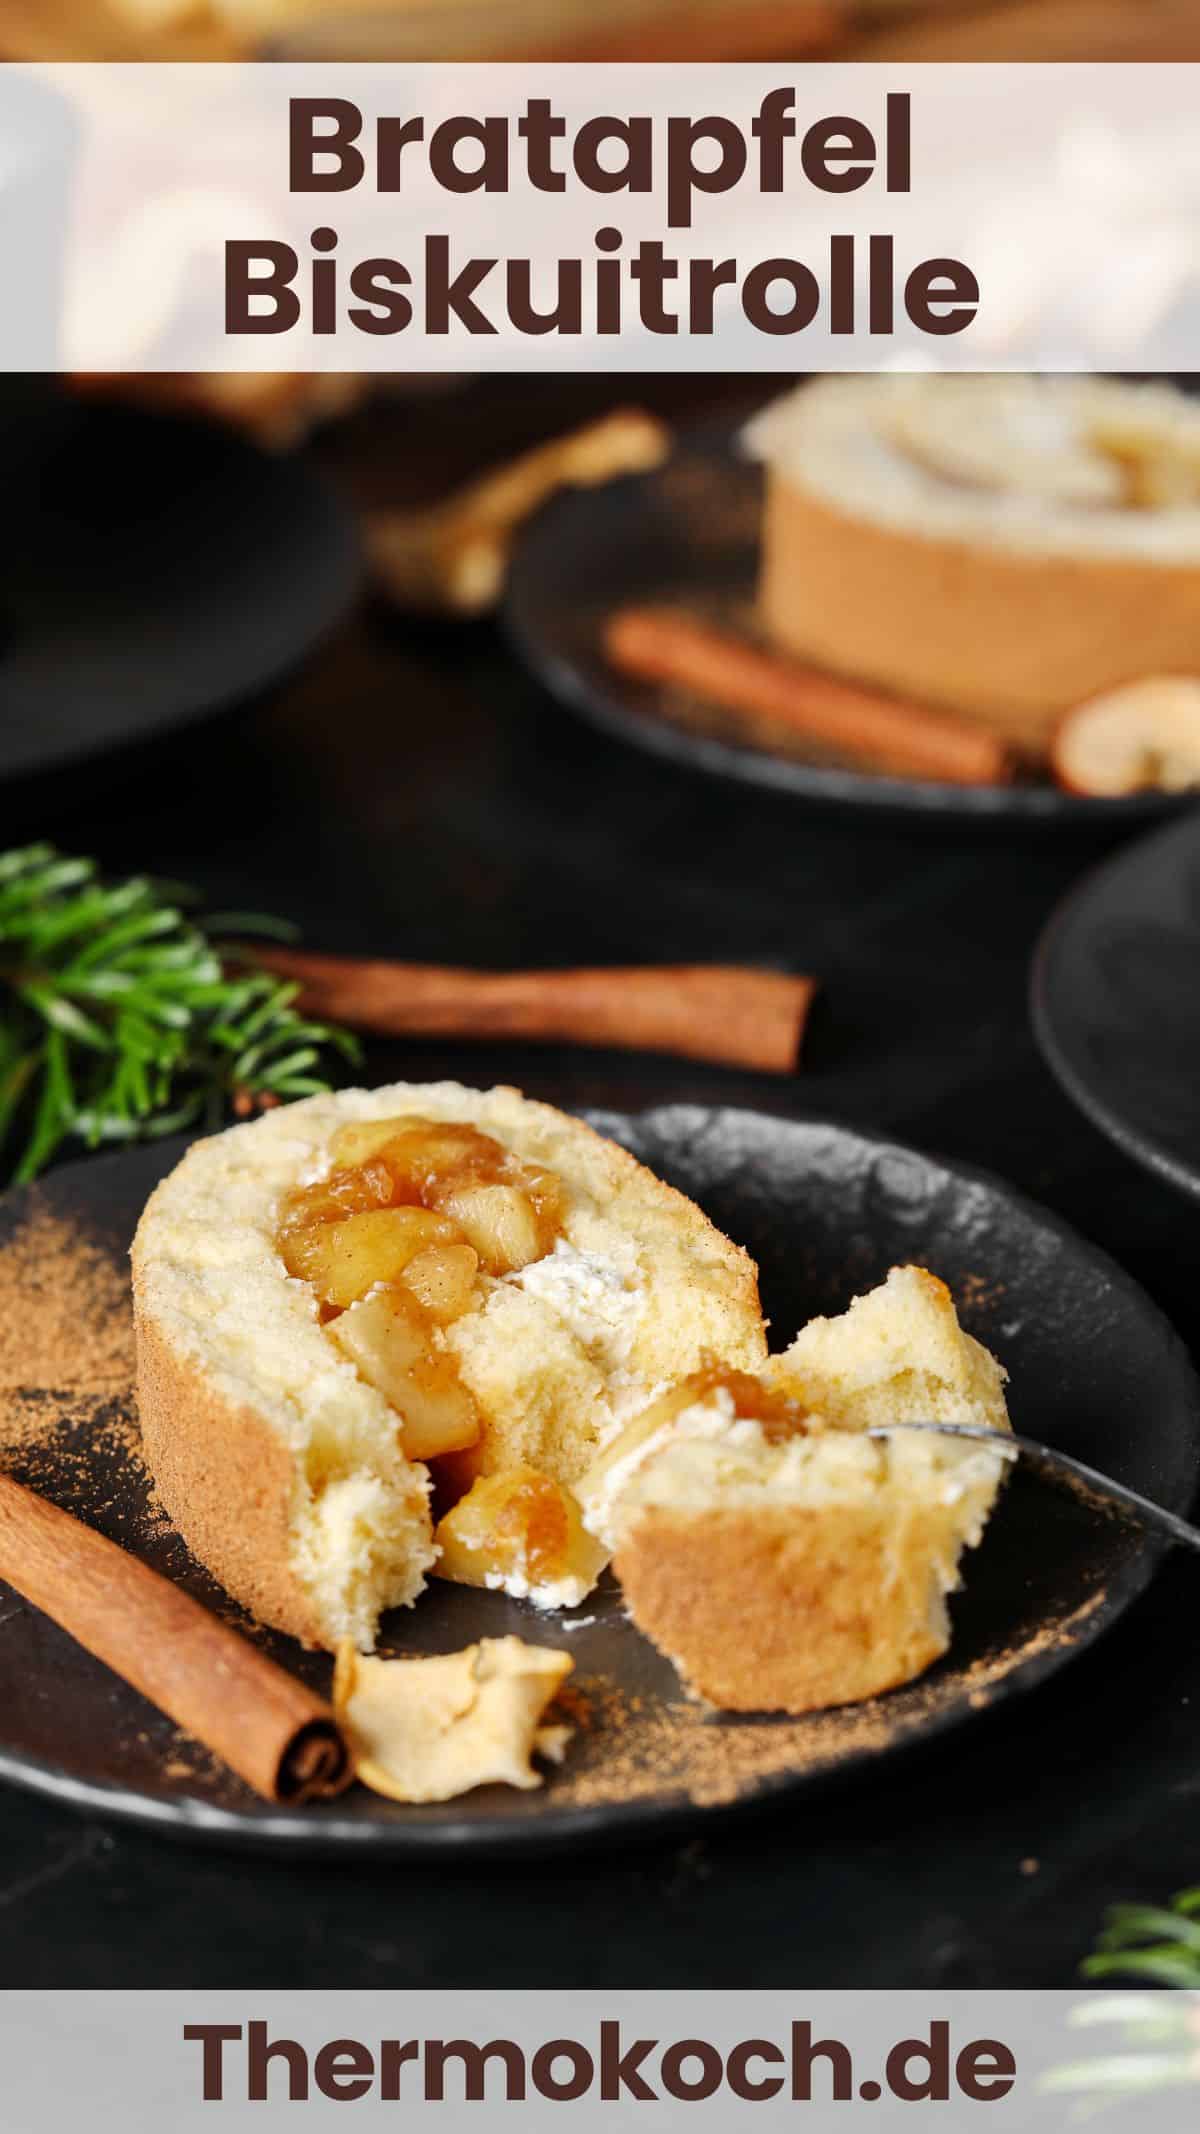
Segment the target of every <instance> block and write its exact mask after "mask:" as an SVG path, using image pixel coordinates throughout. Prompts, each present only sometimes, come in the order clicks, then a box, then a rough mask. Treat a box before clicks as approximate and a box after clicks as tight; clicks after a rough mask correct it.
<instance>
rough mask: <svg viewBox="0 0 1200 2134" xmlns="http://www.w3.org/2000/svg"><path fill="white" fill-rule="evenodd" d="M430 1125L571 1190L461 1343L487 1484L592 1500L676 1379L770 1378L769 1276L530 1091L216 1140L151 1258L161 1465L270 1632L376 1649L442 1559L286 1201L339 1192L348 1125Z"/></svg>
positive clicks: (420, 1497)
mask: <svg viewBox="0 0 1200 2134" xmlns="http://www.w3.org/2000/svg"><path fill="white" fill-rule="evenodd" d="M405 1114H411V1115H415V1116H418V1117H422V1118H430V1119H434V1120H439V1121H440V1120H452V1121H457V1122H465V1123H469V1124H470V1125H473V1126H476V1127H478V1128H479V1129H481V1130H482V1131H483V1132H484V1133H486V1134H488V1135H491V1136H493V1137H494V1138H495V1139H496V1140H498V1141H499V1142H501V1143H502V1144H503V1145H504V1146H505V1147H506V1148H508V1149H510V1150H512V1151H513V1152H514V1153H515V1154H516V1155H517V1156H519V1157H523V1158H527V1159H529V1160H531V1161H536V1162H537V1163H539V1164H541V1165H544V1166H545V1167H547V1168H549V1169H551V1170H553V1171H554V1172H555V1173H556V1174H557V1176H558V1178H559V1179H560V1181H561V1182H562V1185H563V1187H564V1189H565V1196H566V1213H565V1216H564V1221H563V1234H562V1236H561V1237H560V1238H559V1239H558V1241H557V1243H556V1245H555V1247H554V1250H553V1251H552V1252H551V1253H549V1254H547V1255H545V1257H544V1258H543V1259H542V1260H540V1261H535V1262H534V1263H533V1264H532V1265H531V1266H529V1267H526V1268H524V1269H523V1270H522V1271H521V1272H520V1273H519V1274H517V1275H511V1276H507V1277H502V1278H492V1277H489V1276H486V1275H481V1276H480V1278H479V1283H478V1299H477V1302H476V1305H475V1306H474V1308H473V1309H471V1310H470V1311H468V1312H467V1313H466V1314H465V1315H464V1316H463V1317H462V1318H461V1319H459V1320H457V1321H456V1322H455V1323H454V1324H453V1325H451V1326H449V1327H447V1328H446V1329H445V1333H444V1339H445V1345H446V1347H447V1349H448V1350H449V1351H450V1352H451V1353H452V1354H453V1356H454V1359H455V1362H456V1364H457V1368H458V1371H459V1373H460V1375H461V1377H462V1379H463V1380H464V1382H465V1383H466V1385H467V1386H468V1388H469V1389H470V1391H471V1393H472V1394H473V1395H474V1397H475V1400H476V1402H477V1404H478V1406H479V1409H480V1411H481V1414H482V1417H483V1425H484V1430H483V1439H482V1442H481V1446H480V1448H479V1461H478V1464H479V1465H481V1466H483V1467H485V1468H492V1469H494V1468H501V1467H505V1466H510V1465H516V1464H518V1463H520V1462H527V1463H529V1464H532V1465H535V1466H537V1467H539V1468H540V1469H541V1470H542V1471H543V1472H545V1473H547V1474H549V1475H550V1476H551V1477H552V1478H553V1479H555V1480H558V1481H562V1482H565V1483H571V1482H573V1481H574V1480H575V1478H576V1477H577V1476H578V1474H579V1473H580V1472H581V1471H582V1470H583V1469H584V1468H585V1467H586V1466H587V1465H588V1464H589V1462H590V1460H591V1459H592V1457H593V1456H594V1454H595V1451H596V1449H597V1447H598V1445H599V1444H600V1442H601V1440H602V1438H603V1437H604V1435H605V1434H606V1433H608V1432H611V1431H612V1430H613V1428H614V1427H615V1426H616V1425H617V1424H618V1423H620V1422H621V1421H622V1420H623V1418H624V1417H625V1416H626V1415H627V1414H628V1413H630V1412H633V1410H635V1409H636V1408H638V1407H640V1406H642V1405H644V1404H645V1402H646V1401H647V1399H648V1398H649V1397H650V1395H651V1393H652V1392H653V1390H654V1389H655V1387H656V1386H657V1385H659V1384H660V1383H661V1382H662V1381H663V1380H666V1379H669V1378H672V1377H675V1376H678V1375H679V1374H680V1373H683V1372H686V1371H688V1370H689V1369H692V1368H694V1367H695V1366H696V1364H697V1363H698V1361H699V1359H700V1357H701V1356H702V1354H703V1353H704V1352H705V1351H707V1350H714V1351H716V1352H718V1353H720V1354H721V1355H724V1356H729V1357H730V1358H731V1359H732V1360H734V1361H735V1362H739V1363H741V1364H744V1365H745V1367H747V1368H750V1369H753V1368H755V1367H756V1366H757V1365H759V1364H760V1363H761V1362H762V1361H763V1360H764V1358H765V1354H766V1338H765V1333H764V1329H763V1322H762V1314H761V1309H760V1306H759V1300H758V1287H757V1277H756V1269H755V1267H754V1264H753V1262H752V1261H751V1260H750V1259H749V1258H748V1256H747V1255H746V1254H745V1253H744V1252H742V1251H741V1250H740V1248H739V1247H737V1246H735V1245H733V1244H731V1243H730V1242H729V1241H728V1240H727V1239H726V1238H724V1237H722V1236H721V1234H720V1233H719V1232H718V1231H717V1230H716V1229H715V1228H714V1227H713V1225H712V1224H711V1223H710V1222H709V1221H708V1220H707V1218H706V1217H705V1216H704V1215H703V1214H702V1213H701V1212H700V1210H699V1209H698V1208H696V1207H695V1206H694V1205H693V1204H692V1203H691V1202H690V1201H688V1200H687V1199H686V1198H685V1197H684V1196H683V1195H682V1194H680V1193H677V1192H675V1191H674V1190H673V1189H672V1188H671V1187H669V1186H667V1185H665V1184H663V1183H662V1181H661V1180H659V1179H657V1178H655V1177H654V1176H653V1174H652V1173H651V1172H649V1171H648V1170H646V1169H645V1168H644V1167H643V1166H642V1165H641V1164H639V1163H638V1162H636V1160H635V1159H634V1158H633V1157H632V1156H630V1155H629V1154H628V1153H627V1152H626V1151H625V1150H624V1149H621V1148H619V1147H618V1146H617V1145H616V1144H615V1143H614V1142H611V1141H608V1140H605V1139H604V1138H603V1137H602V1136H601V1135H599V1134H597V1133H595V1132H594V1131H593V1130H592V1129H591V1128H590V1127H588V1126H586V1125H584V1124H583V1123H582V1122H581V1121H580V1120H578V1119H574V1118H571V1117H569V1116H568V1115H567V1114H565V1113H562V1112H559V1111H556V1110H554V1109H553V1108H552V1107H551V1106H549V1105H545V1104H539V1103H534V1102H532V1101H530V1100H528V1099H526V1098H524V1097H522V1096H521V1095H520V1094H519V1093H518V1092H517V1091H516V1090H512V1089H504V1088H499V1089H492V1090H488V1091H479V1090H473V1089H467V1088H464V1087H463V1086H461V1085H460V1084H457V1083H453V1082H440V1083H433V1084H411V1083H398V1084H395V1085H393V1086H391V1087H389V1088H384V1089H377V1090H369V1091H368V1090H345V1091H341V1092H339V1093H337V1094H336V1095H328V1096H317V1097H311V1098H307V1099H305V1100H303V1101H302V1102H300V1103H297V1104H292V1105H288V1106H286V1107H281V1108H280V1109H278V1110H275V1111H271V1112H268V1113H266V1114H265V1115H264V1116H263V1117H262V1118H259V1119H256V1120H254V1121H252V1122H249V1123H247V1124H245V1125H242V1126H235V1127H232V1128H230V1129H229V1130H228V1131H227V1132H226V1133H223V1134H219V1135H217V1136H215V1137H213V1138H211V1139H209V1140H205V1141H200V1142H197V1143H196V1144H195V1145H194V1146H193V1147H192V1148H191V1149H190V1150H189V1151H188V1153H187V1154H186V1155H185V1157H184V1158H183V1160H182V1162H181V1163H180V1164H179V1165H178V1166H177V1168H176V1169H175V1170H174V1171H172V1172H171V1174H170V1176H169V1177H168V1178H166V1179H164V1181H163V1182H162V1184H161V1185H160V1186H159V1187H158V1188H157V1189H156V1191H155V1192H154V1194H153V1195H152V1196H151V1198H150V1201H149V1202H148V1204H147V1206H146V1209H145V1212H144V1214H143V1216H142V1219H141V1222H140V1224H139V1226H138V1230H137V1235H136V1237H135V1239H134V1245H133V1282H134V1322H135V1331H136V1339H137V1356H138V1398H139V1406H140V1414H141V1427H142V1435H143V1440H144V1444H145V1451H146V1458H147V1461H148V1464H149V1466H150V1469H151V1472H152V1474H153V1477H154V1480H155V1483H156V1485H157V1488H158V1491H159V1494H160V1496H161V1498H162V1501H163V1503H164V1505H165V1506H166V1509H167V1511H168V1512H169V1513H170V1515H171V1517H172V1519H173V1520H174V1521H175V1523H176V1524H177V1526H178V1527H179V1528H180V1530H181V1532H182V1533H183V1535H184V1537H185V1539H186V1540H187V1542H188V1543H189V1545H190V1547H191V1548H192V1550H193V1551H194V1553H195V1554H196V1555H197V1556H198V1557H199V1559H200V1560H201V1562H203V1563H204V1564H205V1565H207V1567H208V1569H209V1570H210V1571H212V1572H213V1574H214V1575H215V1576H216V1577H217V1578H218V1579H219V1580H220V1582H221V1583H222V1585H224V1586H225V1587H226V1588H227V1590H228V1591H229V1592H230V1593H232V1594H233V1595H234V1596H235V1598H236V1599H238V1600H239V1601H241V1602H242V1603H243V1604H244V1605H245V1606H246V1607H247V1608H248V1609H249V1610H250V1611H251V1613H252V1614H253V1615H254V1616H255V1617H257V1618H258V1619H259V1620H260V1621H262V1622H266V1623H271V1624H274V1625H276V1626H278V1627H279V1628H281V1629H283V1630H287V1631H290V1632H291V1633H292V1634H293V1635H294V1636H296V1637H298V1638H300V1639H301V1640H302V1641H303V1642H304V1643H306V1644H310V1645H323V1646H326V1647H329V1648H331V1649H332V1648H334V1647H336V1646H337V1645H338V1644H339V1643H340V1642H341V1641H343V1640H344V1639H347V1638H349V1639H351V1640H352V1641H353V1642H354V1643H355V1645H356V1646H357V1647H359V1649H361V1650H370V1649H371V1647H372V1644H373V1642H374V1637H375V1633H376V1627H377V1623H378V1618H379V1615H380V1613H381V1611H382V1610H384V1609H386V1608H390V1607H396V1606H400V1605H403V1604H405V1603H408V1602H411V1601H412V1600H414V1599H415V1598H416V1596H417V1594H419V1593H420V1592H421V1590H422V1587H423V1585H424V1582H425V1575H426V1573H427V1572H428V1571H429V1569H430V1567H431V1565H432V1563H433V1561H434V1556H435V1549H434V1544H433V1539H432V1522H431V1517H430V1508H429V1491H430V1483H429V1474H428V1470H427V1469H426V1468H425V1467H424V1466H422V1465H421V1464H419V1463H417V1462H413V1461H410V1460H408V1459H406V1458H405V1456H404V1454H403V1452H402V1451H401V1450H400V1445H399V1440H398V1431H397V1417H396V1415H395V1413H394V1411H393V1410H392V1408H391V1407H390V1406H389V1404H388V1402H387V1401H386V1400H385V1399H384V1398H383V1396H382V1395H381V1394H380V1393H379V1392H377V1391H376V1390H375V1389H374V1388H373V1387H372V1386H371V1385H369V1384H368V1383H367V1382H366V1381H365V1380H364V1379H363V1378H361V1377H360V1376H359V1375H358V1373H357V1371H356V1370H355V1369H354V1367H353V1365H352V1364H351V1363H350V1362H349V1361H348V1360H347V1359H346V1358H344V1357H343V1356H342V1355H341V1354H340V1352H339V1351H338V1349H337V1348H336V1347H335V1345H334V1344H333V1342H332V1341H331V1340H330V1339H329V1337H328V1335H327V1333H326V1332H325V1331H324V1329H323V1327H322V1325H321V1321H320V1315H319V1309H318V1305H317V1300H316V1297H315V1295H314V1293H313V1291H312V1290H311V1289H310V1288H309V1286H308V1284H307V1283H305V1282H303V1281H300V1280H297V1279H294V1278H293V1277H291V1276H289V1275H288V1273H287V1271H286V1269H285V1267H284V1264H283V1261H282V1259H281V1257H280V1254H279V1251H278V1248H277V1244H276V1230H277V1225H278V1218H279V1210H280V1206H281V1202H282V1200H283V1197H284V1196H285V1195H286V1194H287V1193H288V1192H289V1191H290V1190H291V1189H293V1188H294V1187H296V1186H297V1185H301V1184H308V1183H311V1182H313V1181H314V1180H316V1179H318V1178H320V1177H322V1176H323V1175H324V1173H325V1171H326V1170H327V1169H328V1168H329V1165H330V1156H329V1149H330V1143H331V1140H332V1137H333V1136H334V1134H335V1133H336V1131H337V1130H338V1128H339V1127H341V1126H343V1125H345V1124H347V1123H348V1122H351V1121H366V1120H374V1119H391V1118H393V1117H397V1118H398V1117H402V1116H403V1115H405Z"/></svg>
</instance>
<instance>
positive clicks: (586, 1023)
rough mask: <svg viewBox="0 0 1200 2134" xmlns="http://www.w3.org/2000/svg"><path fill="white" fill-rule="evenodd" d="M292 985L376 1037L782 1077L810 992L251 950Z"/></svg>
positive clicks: (681, 971) (306, 1001)
mask: <svg viewBox="0 0 1200 2134" xmlns="http://www.w3.org/2000/svg"><path fill="white" fill-rule="evenodd" d="M255 960H256V961H258V962H261V963H263V964H264V965H265V966H266V967H267V969H268V970H272V971H277V972H278V973H279V974H280V976H281V977H284V978H290V979H293V980H295V981H296V982H297V983H298V984H299V985H300V987H301V993H300V1006H301V1008H302V1010H303V1011H304V1012H305V1013H306V1014H311V1015H319V1016H322V1017H327V1018H328V1019H329V1020H330V1021H332V1022H341V1023H348V1024H349V1025H350V1026H351V1027H352V1028H353V1029H356V1030H372V1031H375V1032H377V1033H379V1034H381V1035H383V1036H385V1037H410V1036H421V1037H466V1038H493V1037H521V1038H533V1039H550V1040H555V1041H557V1042H559V1043H565V1044H576V1045H615V1046H619V1047H620V1048H621V1049H622V1050H628V1051H639V1052H673V1053H678V1054H680V1055H681V1056H682V1057H683V1058H685V1059H693V1060H709V1061H714V1062H716V1063H717V1064H718V1065H720V1066H725V1067H750V1068H755V1069H757V1070H759V1071H760V1072H763V1073H766V1074H790V1073H791V1072H792V1070H793V1069H794V1068H795V1066H796V1064H797V1060H798V1058H799V1053H800V1044H801V1039H802V1037H803V1034H804V1025H805V1022H806V1020H807V1016H808V1010H809V1007H810V1004H811V1002H812V997H813V994H814V992H815V991H816V984H815V981H814V980H813V979H811V978H796V977H788V976H786V975H784V974H783V973H782V972H779V971H756V970H750V969H745V968H743V967H741V966H740V965H737V964H668V965H660V966H657V967H655V966H643V967H639V968H635V969H612V970H603V969H602V970H568V971H497V972H490V971H464V970H456V969H453V968H450V967H447V966H444V965H441V964H431V963H389V962H380V961H371V960H363V959H360V958H357V957H348V956H317V955H312V954H310V953H308V952H307V951H305V950H299V949H276V948H269V949H263V950H261V951H259V950H257V949H256V950H255Z"/></svg>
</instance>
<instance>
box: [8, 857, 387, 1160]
mask: <svg viewBox="0 0 1200 2134" xmlns="http://www.w3.org/2000/svg"><path fill="white" fill-rule="evenodd" d="M187 901H188V893H187V892H186V891H181V890H179V889H177V888H174V887H171V886H170V885H167V884H163V883H158V882H154V881H151V880H150V879H149V878H147V877H145V876H142V875H137V876H134V877H133V878H131V879H130V880H127V881H122V882H106V881H104V880H103V879H102V878H101V876H100V874H99V872H98V870H97V868H96V866H95V863H94V862H93V861H91V860H88V859H72V858H68V857H66V856H65V855H64V854H62V853H59V852H57V851H56V850H55V848H54V847H53V846H52V845H45V844H42V845H28V846H25V847H24V848H22V849H21V850H19V851H14V852H7V853H4V854H0V1161H2V1163H3V1166H4V1168H5V1170H6V1171H8V1172H9V1173H10V1174H11V1175H12V1176H13V1177H14V1178H15V1179H16V1180H17V1182H18V1183H21V1182H24V1181H26V1180H28V1179H30V1178H34V1177H36V1176H37V1174H38V1172H39V1171H41V1170H44V1168H45V1166H46V1165H47V1164H48V1163H49V1162H50V1160H51V1158H52V1157H53V1156H54V1155H55V1154H56V1153H57V1152H58V1151H59V1149H60V1148H61V1147H62V1146H63V1144H64V1142H67V1141H70V1140H78V1141H81V1142H82V1143H83V1144H84V1145H85V1146H87V1147H88V1148H96V1147H98V1146H99V1145H100V1144H101V1143H102V1142H119V1141H134V1140H141V1139H145V1138H147V1137H149V1136H151V1135H159V1134H170V1133H176V1132H180V1131H182V1130H183V1129H185V1128H187V1127H191V1126H197V1125H201V1124H203V1125H206V1126H214V1125H217V1124H219V1123H220V1121H221V1119H222V1118H223V1117H224V1116H226V1115H227V1113H228V1112H229V1111H231V1110H233V1111H236V1112H238V1113H240V1114H243V1115H244V1114H246V1113H248V1112H251V1111H253V1110H256V1109H259V1108H261V1107H262V1106H264V1105H266V1104H271V1103H278V1102H282V1101H285V1100H287V1099H288V1098H291V1097H303V1096H309V1095H312V1094H313V1093H314V1092H316V1091H317V1090H321V1089H326V1088H328V1087H329V1083H328V1080H327V1078H326V1075H325V1073H324V1065H323V1062H324V1055H326V1054H327V1053H328V1052H329V1051H330V1050H331V1049H332V1050H334V1051H338V1052H341V1053H342V1054H344V1055H345V1056H346V1057H347V1058H351V1059H353V1058H355V1057H356V1056H357V1046H356V1044H355V1041H354V1039H353V1038H352V1037H350V1036H349V1035H348V1033H346V1032H345V1031H340V1030H334V1029H331V1028H330V1027H328V1026H327V1025H326V1024H324V1023H316V1022H309V1021H306V1020H305V1019H304V1017H302V1016H300V1015H298V1014H297V1013H296V1011H295V1008H294V1007H293V1002H294V1001H295V998H296V995H297V993H298V991H299V988H298V987H297V986H295V985H290V984H288V983H286V982H285V981H284V980H282V979H279V978H276V977H274V976H273V975H272V974H271V973H269V972H267V971H262V970H256V969H255V968H254V967H253V963H252V960H251V959H250V957H249V955H248V952H247V950H246V949H245V948H242V949H240V950H239V951H238V956H239V958H240V961H236V962H235V961H233V959H231V957H230V956H229V955H228V954H226V956H225V957H222V955H221V953H220V952H219V946H218V943H219V940H220V939H221V938H223V937H225V936H229V935H232V934H234V933H248V934H269V933H273V934H277V933H278V932H279V930H280V929H279V927H278V925H277V923H276V922H274V921H272V920H269V919H265V918H258V917H255V916H252V915H242V916H241V917H233V916H226V917H223V918H221V919H220V920H216V919H210V920H208V921H207V923H205V924H203V925H202V924H201V923H199V922H198V921H196V920H195V919H193V918H189V917H188V916H187V915H186V913H185V911H184V909H183V908H182V907H183V905H184V904H185V903H186V902H187Z"/></svg>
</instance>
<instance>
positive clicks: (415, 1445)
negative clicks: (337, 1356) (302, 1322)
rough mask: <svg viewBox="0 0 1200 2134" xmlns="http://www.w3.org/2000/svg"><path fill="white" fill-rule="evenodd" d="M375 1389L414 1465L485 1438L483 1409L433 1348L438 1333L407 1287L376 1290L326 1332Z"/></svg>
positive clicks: (351, 1306)
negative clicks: (390, 1410)
mask: <svg viewBox="0 0 1200 2134" xmlns="http://www.w3.org/2000/svg"><path fill="white" fill-rule="evenodd" d="M328 1332H329V1338H330V1340H331V1341H334V1342H336V1343H337V1346H338V1347H339V1349H341V1351H342V1354H343V1355H344V1356H347V1357H348V1358H349V1360H350V1362H351V1363H352V1364H353V1365H354V1366H355V1368H356V1370H358V1372H359V1373H360V1374H361V1376H362V1377H363V1378H365V1379H366V1380H367V1382H368V1384H369V1385H372V1386H374V1387H375V1388H376V1389H377V1390H378V1391H379V1392H380V1393H382V1394H383V1397H384V1399H385V1400H386V1401H389V1402H390V1403H391V1405H392V1407H393V1408H394V1409H395V1410H396V1413H397V1415H398V1417H399V1419H400V1443H401V1446H402V1447H403V1450H404V1451H405V1453H406V1454H407V1456H408V1458H409V1459H410V1460H432V1459H436V1458H437V1456H438V1454H439V1453H443V1452H457V1451H459V1450H461V1448H462V1447H463V1446H466V1445H473V1444H474V1443H475V1441H476V1439H477V1438H478V1436H479V1430H480V1422H479V1411H478V1409H477V1408H476V1406H475V1403H474V1401H473V1400H472V1398H471V1395H470V1393H469V1392H468V1390H467V1388H466V1386H464V1384H463V1382H462V1380H461V1378H460V1377H459V1375H458V1372H457V1371H456V1369H455V1367H454V1363H453V1361H452V1359H451V1358H450V1357H449V1356H445V1355H443V1354H441V1352H440V1351H439V1350H438V1349H437V1347H436V1346H435V1338H436V1337H435V1336H434V1332H433V1327H432V1325H431V1322H430V1320H429V1319H428V1318H427V1316H426V1314H425V1313H424V1312H423V1311H422V1309H421V1306H420V1305H419V1304H418V1302H417V1300H416V1298H415V1297H413V1296H412V1295H410V1293H409V1292H408V1291H407V1290H406V1289H403V1288H396V1289H380V1290H376V1291H375V1293H374V1294H373V1295H372V1296H369V1297H364V1298H363V1299H362V1300H361V1301H360V1302H358V1303H355V1304H351V1305H350V1307H349V1308H348V1310H346V1311H344V1312H343V1313H342V1314H341V1317H340V1318H338V1319H335V1320H334V1321H333V1323H332V1325H331V1326H330V1327H329V1329H328Z"/></svg>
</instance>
